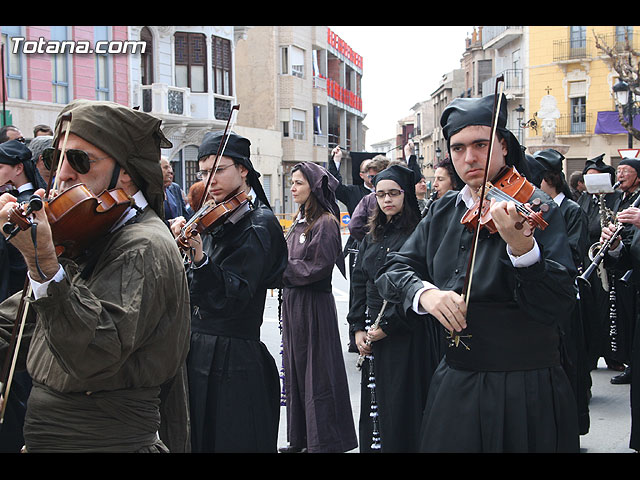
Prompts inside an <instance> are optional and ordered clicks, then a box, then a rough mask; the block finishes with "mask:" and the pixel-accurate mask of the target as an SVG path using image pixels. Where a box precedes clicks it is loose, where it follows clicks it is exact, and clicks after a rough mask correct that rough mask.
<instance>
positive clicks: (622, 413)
mask: <svg viewBox="0 0 640 480" xmlns="http://www.w3.org/2000/svg"><path fill="white" fill-rule="evenodd" d="M343 239H344V240H345V241H346V237H344V238H343ZM348 292H349V282H348V280H347V279H345V278H344V277H343V276H342V274H340V272H339V271H338V270H337V269H334V274H333V294H334V297H335V301H336V307H337V311H338V328H339V331H340V336H341V339H342V347H343V354H344V361H345V367H346V371H347V380H348V382H349V391H350V393H351V408H352V410H353V418H354V423H355V426H356V433H357V429H358V417H359V414H360V413H359V412H360V372H359V371H358V370H357V368H356V361H357V359H358V354H357V353H350V352H348V342H349V333H348V324H347V321H346V316H347V313H348V311H349V303H348V302H349V294H348ZM261 335H262V341H263V342H264V344H265V345H266V346H267V348H268V349H269V351H270V352H271V354H272V355H273V358H274V359H275V360H276V365H277V366H278V369H280V368H281V366H282V356H281V353H280V345H281V336H280V330H279V328H278V291H277V290H273V291H268V292H267V302H266V306H265V312H264V323H263V325H262V329H261ZM617 374H618V372H614V371H612V370H609V369H607V367H606V364H605V363H604V360H603V359H600V361H599V363H598V368H597V369H596V370H593V371H592V372H591V378H592V383H593V384H592V388H591V393H592V398H591V402H590V404H589V413H590V429H589V433H587V434H586V435H582V436H581V437H580V451H581V452H582V453H633V452H634V450H631V449H630V448H629V436H630V432H631V409H630V398H629V390H630V387H629V385H613V384H611V382H610V379H611V377H613V376H614V375H617ZM286 427H287V419H286V411H285V407H282V408H281V416H280V433H279V438H278V448H280V447H284V446H286V445H287V436H286ZM352 452H353V453H356V452H358V449H357V448H356V449H355V450H352Z"/></svg>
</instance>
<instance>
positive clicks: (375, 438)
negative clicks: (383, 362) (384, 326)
mask: <svg viewBox="0 0 640 480" xmlns="http://www.w3.org/2000/svg"><path fill="white" fill-rule="evenodd" d="M386 307H387V301H386V300H385V301H384V302H383V304H382V308H381V309H380V313H378V317H377V318H376V321H375V322H374V323H373V325H371V326H370V327H368V328H367V330H370V329H372V328H377V327H378V325H379V324H380V320H382V315H383V314H384V310H385V308H386ZM366 344H367V345H371V342H370V341H368V340H367V341H366ZM365 358H367V359H368V360H369V383H368V384H367V387H368V388H369V390H370V391H371V407H370V408H371V410H370V412H369V416H370V417H371V422H372V423H373V430H372V432H371V442H372V443H371V449H372V450H380V449H381V448H382V444H381V442H380V428H379V422H378V402H377V400H376V373H375V367H374V358H373V352H372V353H371V354H369V355H360V356H359V357H358V363H357V364H356V366H357V367H358V369H360V368H362V363H363V362H364V359H365Z"/></svg>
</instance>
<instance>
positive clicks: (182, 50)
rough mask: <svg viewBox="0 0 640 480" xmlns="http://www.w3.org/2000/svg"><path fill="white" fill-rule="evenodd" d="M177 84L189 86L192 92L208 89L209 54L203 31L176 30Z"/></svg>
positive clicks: (201, 91)
mask: <svg viewBox="0 0 640 480" xmlns="http://www.w3.org/2000/svg"><path fill="white" fill-rule="evenodd" d="M174 40H175V67H176V82H175V83H176V86H177V87H188V88H190V89H191V91H192V92H196V93H203V92H206V91H207V55H206V50H207V48H206V42H205V36H204V34H202V33H187V32H176V34H175V35H174Z"/></svg>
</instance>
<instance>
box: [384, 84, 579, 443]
mask: <svg viewBox="0 0 640 480" xmlns="http://www.w3.org/2000/svg"><path fill="white" fill-rule="evenodd" d="M493 104H494V97H493V95H492V96H488V97H484V98H457V99H455V100H454V101H453V102H451V103H450V104H449V106H448V107H447V108H446V109H445V110H444V112H443V114H442V117H441V121H440V122H441V125H442V127H443V133H444V136H445V138H446V139H447V146H448V149H449V154H450V157H451V159H452V161H453V164H454V167H455V169H456V172H457V173H458V175H459V176H460V178H461V179H462V181H463V182H464V183H465V186H464V187H463V188H462V190H461V191H460V192H458V191H450V192H448V193H446V194H445V195H444V196H443V197H442V198H441V199H440V200H438V202H436V203H434V204H433V207H432V208H431V209H430V210H429V213H428V214H427V216H426V217H425V218H424V219H423V221H422V222H421V223H420V224H419V225H418V227H416V230H415V231H414V233H413V234H412V235H411V236H410V237H409V238H408V239H407V241H406V243H405V244H404V246H403V247H402V248H401V249H400V250H399V251H398V252H396V253H394V254H391V255H390V258H389V260H388V262H387V263H386V265H385V266H384V267H383V268H382V269H381V271H380V274H379V277H378V279H377V281H376V284H377V285H378V287H379V289H380V292H381V295H382V296H383V297H384V298H386V299H387V300H389V301H391V302H395V303H400V304H401V305H402V306H403V308H405V309H406V310H409V309H413V310H414V311H416V312H418V313H422V314H425V321H436V320H437V321H439V322H440V323H441V324H442V325H443V326H444V327H445V329H446V330H448V331H449V332H453V335H451V337H452V338H449V339H448V341H449V347H447V349H446V352H445V357H444V359H443V360H442V362H441V363H440V365H439V366H438V368H437V370H436V372H435V373H434V376H433V380H432V382H431V384H430V390H429V398H428V400H427V405H426V408H425V412H424V417H423V424H422V444H421V450H422V451H425V452H542V451H554V452H556V451H569V452H577V451H578V449H579V436H578V426H577V413H576V403H575V400H574V397H573V392H572V389H571V385H570V383H569V381H568V379H567V376H566V374H565V372H564V370H563V369H562V367H561V363H560V337H559V332H558V325H559V323H560V321H561V320H562V319H563V318H564V317H565V316H567V315H569V314H570V311H571V308H572V307H573V305H574V303H575V291H574V288H573V278H574V275H575V273H574V272H575V267H574V265H573V261H572V258H571V252H570V249H569V246H568V241H567V235H566V231H565V226H564V223H563V219H562V215H561V213H560V211H559V209H558V208H557V206H555V207H554V205H553V204H552V200H551V199H550V198H549V197H548V196H547V195H546V194H545V193H544V192H542V191H541V190H538V189H536V190H535V191H534V193H533V196H532V198H534V197H536V198H540V199H541V200H542V201H543V202H544V203H545V204H547V205H548V206H549V210H548V211H547V212H546V213H545V214H544V218H545V220H546V222H547V223H548V226H547V227H546V228H545V229H544V230H540V229H536V230H535V232H534V234H533V236H526V235H525V234H524V233H523V232H524V231H525V229H520V230H519V229H518V228H517V227H516V222H520V221H521V220H522V217H521V216H520V214H519V213H517V211H516V207H515V202H513V201H496V200H495V199H491V200H490V202H491V209H490V214H491V218H492V221H493V223H494V224H495V226H496V228H497V233H494V234H489V233H488V231H487V230H485V229H483V230H481V231H480V236H479V239H478V242H477V253H476V255H475V268H474V270H473V272H474V273H473V277H472V278H473V282H472V283H471V288H470V293H469V294H468V297H469V298H468V299H469V305H468V309H467V304H466V301H465V297H463V294H464V293H465V292H463V289H464V286H463V285H464V284H465V280H466V279H467V275H466V273H467V267H468V265H469V260H470V253H471V252H470V250H471V246H472V240H473V233H472V232H471V231H470V230H469V229H468V228H467V226H466V225H463V224H461V219H462V217H463V216H464V214H465V213H466V212H467V210H469V209H470V207H472V206H473V205H474V204H475V201H476V199H477V197H478V194H479V191H480V187H481V186H482V183H483V180H484V169H485V167H486V163H487V158H488V156H489V145H490V139H491V133H492V127H491V126H492V124H493V123H492V114H493ZM506 119H507V113H506V100H505V99H504V97H503V98H502V102H501V108H500V110H499V115H498V129H497V132H496V133H495V135H496V136H495V137H494V142H495V143H494V146H493V153H492V157H491V161H490V166H489V167H488V169H489V170H488V176H487V178H488V180H489V181H492V180H493V179H495V177H496V176H498V177H499V176H501V175H499V173H500V172H501V171H502V169H503V168H504V167H505V166H506V167H514V168H515V169H516V170H517V171H518V172H519V173H520V174H523V175H526V173H527V171H526V163H525V159H524V155H523V151H522V148H521V146H520V145H519V143H518V141H517V140H516V138H515V137H514V136H513V134H511V132H509V131H508V130H507V129H506V128H505V125H506ZM485 200H486V201H487V202H488V201H489V200H488V199H485ZM530 200H531V199H527V200H524V202H529V201H530ZM446 330H443V332H444V333H445V334H447V335H448V334H449V332H447V331H446Z"/></svg>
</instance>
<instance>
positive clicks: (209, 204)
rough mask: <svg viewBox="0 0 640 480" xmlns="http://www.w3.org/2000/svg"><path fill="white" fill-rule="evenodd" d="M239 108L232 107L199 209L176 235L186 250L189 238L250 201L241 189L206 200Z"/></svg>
mask: <svg viewBox="0 0 640 480" xmlns="http://www.w3.org/2000/svg"><path fill="white" fill-rule="evenodd" d="M239 109H240V105H234V106H233V107H232V108H231V114H230V115H229V119H228V120H227V125H226V126H225V128H224V132H223V133H222V139H221V140H220V145H218V150H217V152H216V156H215V159H214V161H213V169H212V172H211V175H209V178H208V179H207V182H206V183H205V185H204V189H203V190H202V195H201V197H200V200H199V201H198V208H197V211H196V213H195V214H194V215H193V217H191V218H190V219H189V221H188V222H187V223H185V225H184V226H183V227H182V229H181V231H180V234H179V235H178V236H177V237H176V242H177V243H178V247H180V248H181V249H182V250H183V251H185V252H186V251H189V250H190V248H191V247H190V246H189V239H191V238H193V237H194V236H196V235H197V234H202V233H205V232H208V231H211V230H213V229H214V228H215V227H217V226H218V225H222V224H223V223H224V222H225V221H226V220H227V219H228V218H229V216H231V214H232V213H233V212H234V211H236V210H237V209H238V208H240V207H241V206H243V205H245V204H246V203H247V202H248V201H249V196H248V195H247V194H246V193H245V192H244V191H240V192H239V193H236V194H235V195H233V196H231V197H230V198H228V199H226V200H224V201H223V202H220V203H216V202H215V201H213V200H208V201H206V202H205V199H206V197H207V195H208V192H209V185H211V180H213V177H215V175H216V172H217V171H218V165H219V163H220V157H221V156H223V155H224V149H225V148H226V146H227V142H228V141H229V135H228V133H227V132H228V131H229V125H230V124H231V119H232V118H233V112H234V111H235V110H239Z"/></svg>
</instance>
